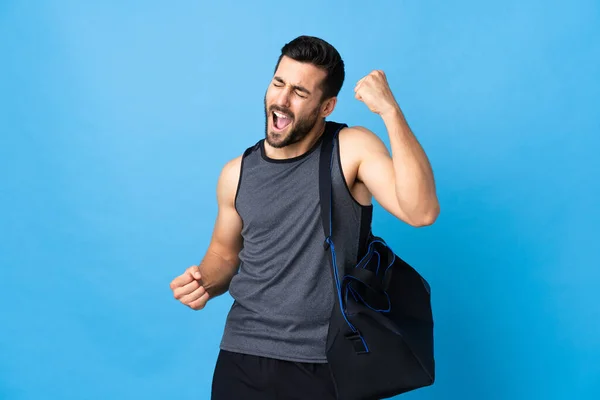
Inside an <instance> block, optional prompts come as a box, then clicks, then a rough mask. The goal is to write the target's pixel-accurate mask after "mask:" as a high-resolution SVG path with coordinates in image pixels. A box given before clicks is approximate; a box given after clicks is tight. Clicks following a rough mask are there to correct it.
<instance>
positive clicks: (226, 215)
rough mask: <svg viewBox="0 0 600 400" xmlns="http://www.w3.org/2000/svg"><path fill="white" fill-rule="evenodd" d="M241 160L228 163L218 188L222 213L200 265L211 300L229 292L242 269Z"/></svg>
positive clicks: (218, 202)
mask: <svg viewBox="0 0 600 400" xmlns="http://www.w3.org/2000/svg"><path fill="white" fill-rule="evenodd" d="M240 164H241V157H238V158H236V159H234V160H232V161H230V162H228V163H227V164H226V165H225V167H224V168H223V170H222V172H221V175H220V176H219V182H218V185H217V204H218V212H217V219H216V221H215V226H214V229H213V234H212V238H211V241H210V244H209V246H208V249H207V251H206V254H205V256H204V258H203V259H202V262H201V263H200V265H199V268H200V274H201V275H202V284H203V286H204V288H205V290H206V291H207V292H208V294H209V295H210V297H211V298H212V297H215V296H218V295H221V294H223V293H225V292H226V291H227V289H228V288H229V283H230V282H231V278H233V276H234V275H235V273H236V272H237V269H238V266H239V257H238V254H239V252H240V250H241V249H242V236H241V231H242V220H241V218H240V216H239V215H238V213H237V211H236V209H235V205H234V202H235V195H236V190H237V185H238V180H239V176H240Z"/></svg>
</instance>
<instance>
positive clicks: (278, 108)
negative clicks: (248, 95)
mask: <svg viewBox="0 0 600 400" xmlns="http://www.w3.org/2000/svg"><path fill="white" fill-rule="evenodd" d="M273 111H278V112H280V113H282V114H285V115H288V116H290V117H291V118H292V119H294V118H295V116H294V113H293V112H291V111H290V110H288V109H286V108H283V107H279V106H271V107H269V112H270V113H272V112H273Z"/></svg>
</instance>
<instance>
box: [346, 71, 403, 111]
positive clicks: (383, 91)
mask: <svg viewBox="0 0 600 400" xmlns="http://www.w3.org/2000/svg"><path fill="white" fill-rule="evenodd" d="M354 93H355V94H354V97H356V98H357V99H358V100H360V101H362V102H363V103H365V104H366V105H367V107H369V110H371V111H373V112H374V113H376V114H379V115H384V114H386V113H388V112H392V111H394V110H396V109H397V108H398V104H397V103H396V100H395V99H394V95H393V94H392V91H391V89H390V86H389V85H388V82H387V79H386V77H385V74H384V72H383V71H379V70H377V71H373V72H371V73H370V74H369V75H367V76H365V77H364V78H362V79H361V80H359V81H358V82H357V83H356V86H355V87H354Z"/></svg>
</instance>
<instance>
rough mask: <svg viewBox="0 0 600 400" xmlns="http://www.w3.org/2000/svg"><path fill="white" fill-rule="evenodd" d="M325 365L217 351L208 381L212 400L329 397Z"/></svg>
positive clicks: (330, 383) (332, 390)
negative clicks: (214, 364)
mask: <svg viewBox="0 0 600 400" xmlns="http://www.w3.org/2000/svg"><path fill="white" fill-rule="evenodd" d="M335 398H336V395H335V388H334V385H333V380H332V377H331V373H330V371H329V366H328V365H327V364H319V363H299V362H291V361H283V360H276V359H273V358H266V357H258V356H252V355H247V354H240V353H232V352H228V351H224V350H221V351H220V352H219V357H218V358H217V363H216V366H215V372H214V376H213V382H212V397H211V399H212V400H236V399H240V400H241V399H243V400H270V399H273V400H275V399H277V400H288V399H289V400H292V399H298V400H300V399H302V400H305V399H310V400H333V399H335Z"/></svg>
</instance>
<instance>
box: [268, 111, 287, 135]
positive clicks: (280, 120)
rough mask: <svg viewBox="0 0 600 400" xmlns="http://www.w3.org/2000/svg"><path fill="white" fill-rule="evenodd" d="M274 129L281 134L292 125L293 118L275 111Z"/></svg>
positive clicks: (273, 114)
mask: <svg viewBox="0 0 600 400" xmlns="http://www.w3.org/2000/svg"><path fill="white" fill-rule="evenodd" d="M272 116H273V127H274V128H275V130H276V131H278V132H280V131H282V130H284V129H285V128H287V127H288V126H289V125H290V124H291V123H292V117H290V116H289V115H287V114H284V113H281V112H279V111H273V113H272Z"/></svg>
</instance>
